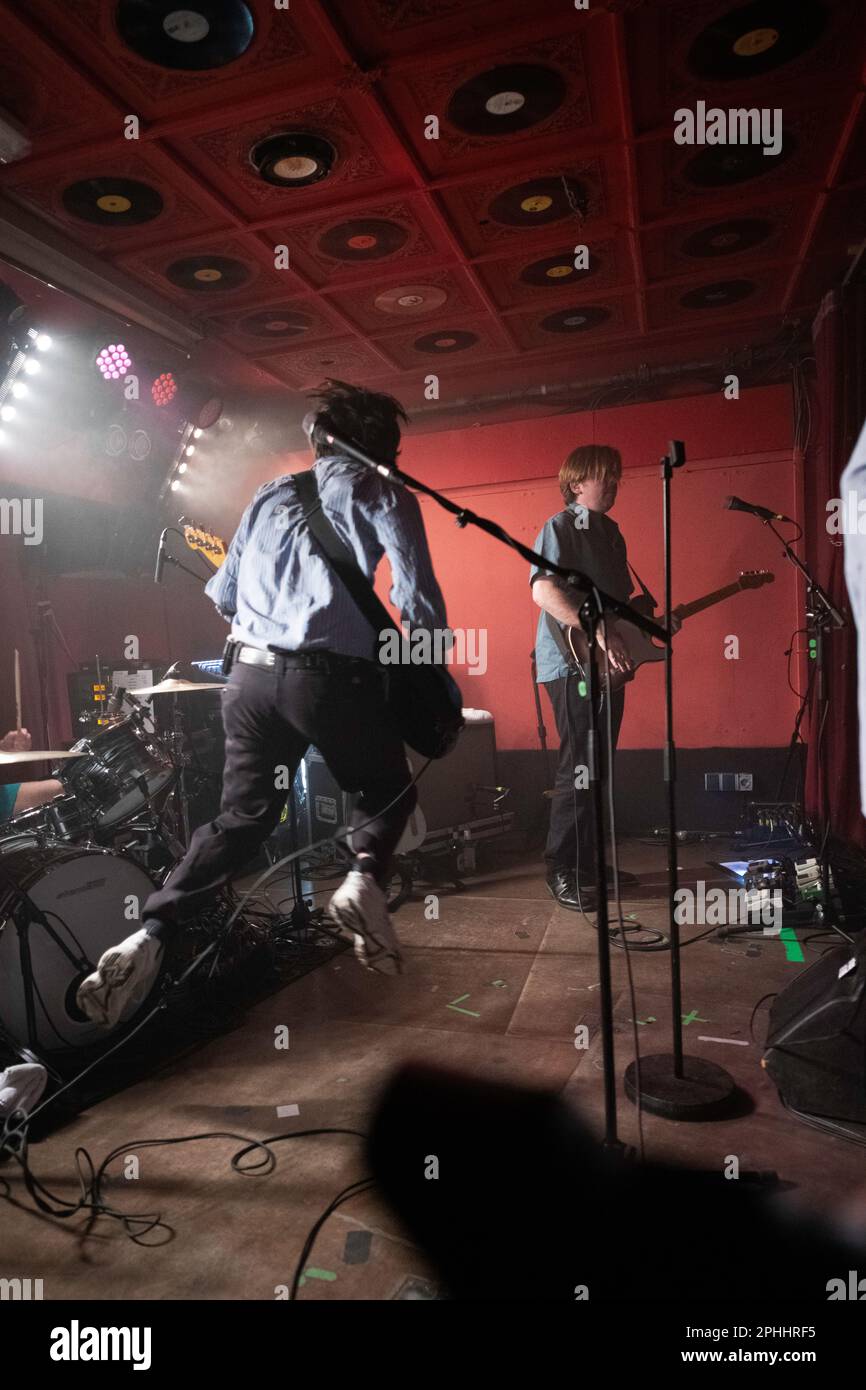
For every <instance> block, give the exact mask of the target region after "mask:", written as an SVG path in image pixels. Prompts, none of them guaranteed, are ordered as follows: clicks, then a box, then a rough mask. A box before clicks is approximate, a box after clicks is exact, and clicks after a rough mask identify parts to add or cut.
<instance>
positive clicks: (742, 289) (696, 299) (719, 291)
mask: <svg viewBox="0 0 866 1390" xmlns="http://www.w3.org/2000/svg"><path fill="white" fill-rule="evenodd" d="M754 293H755V285H754V282H753V281H752V280H718V281H716V283H715V284H713V285H701V287H700V289H697V290H689V291H688V293H687V294H684V295H683V296H682V298H681V299H680V304H681V305H682V306H683V308H684V309H724V308H725V306H726V305H728V304H738V303H739V302H740V300H741V299H748V298H749V295H751V294H754Z"/></svg>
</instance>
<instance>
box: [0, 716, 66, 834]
mask: <svg viewBox="0 0 866 1390" xmlns="http://www.w3.org/2000/svg"><path fill="white" fill-rule="evenodd" d="M32 747H33V739H32V738H31V737H30V734H29V733H28V732H27V730H26V729H10V731H9V733H8V734H6V735H5V736H4V737H3V738H2V739H0V753H29V751H30V749H31V748H32ZM63 791H64V787H63V783H62V782H58V781H57V779H56V778H54V777H49V778H47V779H46V780H45V781H44V782H8V783H7V784H6V785H5V786H2V787H0V824H2V822H3V821H6V820H11V818H12V817H13V816H20V815H21V812H22V811H31V810H32V809H33V807H34V806H42V805H43V803H44V802H46V801H51V800H52V799H53V798H54V797H55V796H62V795H63Z"/></svg>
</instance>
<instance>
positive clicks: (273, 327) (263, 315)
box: [236, 306, 313, 338]
mask: <svg viewBox="0 0 866 1390" xmlns="http://www.w3.org/2000/svg"><path fill="white" fill-rule="evenodd" d="M312 322H313V320H312V319H311V318H310V316H309V314H302V313H300V312H299V311H298V310H297V309H282V308H280V307H279V306H278V307H277V308H275V309H259V310H258V312H257V313H255V314H247V316H246V318H242V319H239V320H238V323H237V325H236V328H237V330H238V331H239V332H241V333H248V334H249V335H250V337H251V338H297V337H300V335H301V334H302V333H306V332H307V329H308V328H309V327H310V326H311V324H312Z"/></svg>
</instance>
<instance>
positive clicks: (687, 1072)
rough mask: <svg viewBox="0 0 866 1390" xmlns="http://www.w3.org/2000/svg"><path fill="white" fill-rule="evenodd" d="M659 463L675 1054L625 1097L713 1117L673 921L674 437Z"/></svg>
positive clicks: (656, 1108)
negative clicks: (687, 1017)
mask: <svg viewBox="0 0 866 1390" xmlns="http://www.w3.org/2000/svg"><path fill="white" fill-rule="evenodd" d="M668 449H669V451H670V452H669V453H667V454H665V456H664V458H663V459H662V461H661V478H662V522H663V529H664V568H665V623H666V629H665V748H664V780H665V787H666V790H667V807H668V836H667V839H668V911H669V915H670V941H671V1039H672V1042H673V1053H672V1054H668V1053H656V1054H654V1055H653V1056H650V1057H641V1058H639V1059H638V1058H635V1060H634V1061H633V1062H631V1063H629V1065H628V1067H627V1068H626V1072H625V1093H626V1095H627V1096H628V1098H629V1100H630V1101H633V1102H634V1103H636V1104H637V1105H639V1106H640V1108H641V1109H642V1110H648V1111H650V1113H651V1114H653V1115H661V1116H662V1117H663V1118H664V1119H668V1120H709V1119H714V1118H715V1117H716V1116H717V1115H718V1114H720V1112H722V1111H723V1110H724V1109H725V1108H726V1107H727V1106H728V1105H729V1104H730V1100H731V1096H732V1095H733V1092H734V1089H735V1087H734V1080H733V1077H732V1076H731V1075H730V1073H729V1072H727V1071H725V1069H724V1067H720V1066H718V1065H717V1063H715V1062H709V1061H706V1060H705V1059H704V1058H703V1057H684V1056H683V1005H682V978H681V969H680V967H681V947H680V929H679V924H678V922H677V917H676V908H677V892H678V885H679V865H678V864H677V830H676V818H677V813H676V746H675V744H674V689H673V681H674V677H673V651H672V641H671V639H672V637H673V631H672V627H671V622H672V615H673V597H672V593H671V481H672V479H673V473H674V469H675V468H682V466H683V464H684V463H685V461H686V450H685V445H684V444H683V443H682V441H681V440H679V439H672V440H671V442H670V444H669V445H668Z"/></svg>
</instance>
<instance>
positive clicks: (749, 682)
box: [0, 387, 799, 748]
mask: <svg viewBox="0 0 866 1390" xmlns="http://www.w3.org/2000/svg"><path fill="white" fill-rule="evenodd" d="M671 434H675V435H676V436H677V437H678V438H681V439H683V440H684V441H685V444H686V449H687V455H688V463H687V465H686V467H685V469H683V470H681V471H680V472H679V473H678V474H677V476H676V478H675V480H674V506H673V528H674V540H675V545H674V598H675V601H683V600H688V599H691V598H694V597H697V596H699V595H701V594H703V593H705V592H708V591H709V590H711V589H714V588H717V587H720V586H721V585H723V584H726V583H729V582H730V581H731V580H733V579H734V578H735V577H736V575H737V573H738V572H739V571H740V570H742V569H763V568H769V569H772V570H774V571H775V573H776V582H775V583H774V584H772V585H771V586H768V587H767V588H763V589H760V590H756V591H754V592H745V593H742V594H738V595H736V596H735V597H734V598H732V599H730V600H728V602H727V603H725V604H723V605H720V606H719V607H717V608H715V609H713V610H711V611H709V612H708V613H705V614H702V615H698V616H697V617H695V618H693V619H692V620H691V622H690V623H689V624H687V626H686V627H685V628H684V629H683V631H682V633H681V634H680V635H679V637H678V639H677V648H676V651H677V659H676V662H675V681H676V691H677V711H676V713H677V724H676V737H677V742H678V743H679V744H680V745H681V746H683V747H704V746H731V747H737V746H779V745H781V744H785V743H786V742H787V740H788V737H789V735H790V730H791V726H792V724H793V720H794V715H795V713H796V707H797V701H796V699H795V696H794V695H793V693H792V692H791V691H790V690H789V688H788V685H787V681H786V658H785V655H784V653H785V651H786V649H787V648H788V646H789V645H790V638H791V634H792V633H793V631H794V629H795V628H796V626H797V618H798V602H797V598H798V595H797V581H796V576H795V575H794V572H793V570H792V569H791V567H790V566H789V565H788V564H787V562H786V561H785V560H784V559H783V558H782V557H781V555H780V552H779V546H778V544H777V543H776V542H775V541H774V540H773V537H772V536H771V535H770V533H769V532H768V531H767V530H766V529H765V528H763V527H762V526H761V524H760V522H758V521H757V520H755V519H753V518H751V517H748V516H744V515H742V514H740V513H735V512H727V511H723V510H722V502H723V499H724V498H725V496H727V495H728V494H729V493H736V494H738V495H740V496H742V497H745V498H747V499H748V500H750V501H755V502H759V503H763V504H766V505H771V506H772V507H773V508H774V509H775V510H777V511H780V512H785V513H787V514H788V515H789V516H797V515H798V511H799V502H798V474H797V469H796V468H795V465H794V463H793V460H792V447H791V409H790V394H789V391H788V389H787V387H767V388H762V389H757V390H752V391H747V392H744V393H743V396H742V397H741V399H740V400H739V401H727V400H724V399H723V397H722V396H721V394H719V396H713V397H710V396H701V397H691V398H686V399H682V400H676V401H667V402H661V403H652V404H646V405H635V406H623V407H619V408H617V409H613V410H605V411H598V412H595V413H582V414H576V415H552V416H547V417H544V418H541V419H534V420H529V421H524V422H519V423H516V424H503V425H485V426H476V427H471V428H469V429H462V430H459V431H453V432H438V433H429V434H423V435H413V434H412V433H411V432H410V434H409V435H408V436H407V438H406V441H405V446H404V450H403V454H402V456H401V463H402V464H403V466H404V467H405V468H406V470H407V471H408V472H410V473H414V474H416V475H417V476H418V477H419V478H422V479H424V480H425V481H426V482H429V483H431V484H432V485H434V486H436V487H439V488H441V489H442V490H443V491H445V492H447V493H448V494H449V496H452V497H454V498H456V499H457V500H460V501H461V502H465V504H466V506H467V507H470V508H472V509H474V510H476V511H478V512H480V513H482V514H484V515H487V516H490V517H492V518H493V519H494V520H496V521H499V522H500V523H501V524H502V525H504V526H505V527H506V529H508V530H510V531H512V532H513V533H514V534H515V535H516V536H517V537H518V538H519V539H520V540H523V541H524V542H526V543H527V544H529V545H531V544H532V543H533V541H534V540H535V537H536V534H537V532H538V530H539V529H540V527H541V525H542V523H543V522H544V520H545V518H546V517H548V516H549V515H551V514H552V513H553V512H554V511H556V510H557V509H558V508H559V506H560V498H559V491H558V488H557V484H556V473H557V471H558V468H559V465H560V463H561V462H562V459H563V458H564V457H565V455H566V454H567V453H568V452H569V450H570V449H572V448H574V447H575V446H576V445H577V444H582V443H588V442H593V441H596V442H604V443H611V444H615V445H616V446H617V447H619V448H620V449H621V450H622V453H623V459H624V463H625V474H626V476H625V479H624V482H623V486H622V488H621V491H620V496H619V499H618V500H617V504H616V508H615V510H614V513H613V515H614V517H615V519H616V520H617V521H618V522H619V524H620V526H621V527H622V530H623V532H624V534H625V537H626V539H627V541H628V545H629V554H630V557H631V559H632V563H633V564H634V565H635V566H636V568H637V569H638V571H639V572H640V573H641V575H642V576H643V578H644V579H645V580H646V582H647V584H648V585H649V586H650V588H651V589H653V591H654V592H655V593H656V594H657V595H659V594H660V592H661V583H662V542H661V484H660V481H659V476H658V459H659V458H660V457H661V455H662V453H663V452H664V450H665V448H666V445H667V441H668V439H669V438H670V436H671ZM308 461H309V460H308V457H306V456H305V457H304V458H301V457H300V456H292V457H289V458H284V459H280V460H273V459H272V460H270V463H269V466H268V467H267V468H266V470H258V475H257V476H252V474H254V473H255V472H256V470H255V469H252V470H251V469H249V468H244V469H243V470H242V472H241V471H240V470H239V472H238V479H239V480H240V478H241V477H243V479H244V482H243V495H241V493H240V484H239V490H238V493H237V495H236V496H234V497H233V504H234V505H233V507H231V508H230V509H229V510H230V511H231V514H229V511H224V515H218V514H217V513H216V512H214V515H213V516H210V515H204V514H202V515H201V518H200V519H201V521H202V523H203V524H206V525H207V524H210V525H212V526H213V527H214V528H215V529H217V530H224V532H225V534H226V535H230V534H231V529H232V527H233V525H234V524H235V523H236V521H237V518H238V516H239V515H240V512H241V510H242V508H243V506H244V505H245V504H246V501H247V500H248V496H249V492H250V491H251V490H252V489H254V488H255V487H256V486H257V485H258V484H259V483H260V482H261V481H264V479H265V478H266V477H273V476H276V475H277V474H278V473H280V472H283V471H286V470H291V469H294V468H296V467H298V466H302V465H303V466H306V464H307V463H308ZM241 462H242V460H241ZM10 471H14V470H10ZM53 472H54V470H52V473H53ZM43 474H44V470H43ZM68 477H69V475H68V474H67V478H68ZM34 481H35V479H34ZM39 481H40V482H41V483H42V484H43V485H44V486H45V487H50V488H53V489H59V488H61V487H62V486H63V481H62V479H61V478H60V477H59V476H52V477H50V478H49V477H46V476H42V477H41V478H40V479H39ZM70 490H76V491H79V492H82V493H83V492H85V491H87V490H89V489H88V488H86V487H85V486H81V485H80V484H79V486H78V487H74V488H72V489H70ZM223 496H224V494H223ZM215 501H216V499H214V504H215ZM422 506H423V509H424V515H425V520H426V524H427V528H428V534H429V537H430V544H431V549H432V553H433V558H434V563H435V566H436V570H437V573H438V575H439V577H440V582H441V584H442V588H443V590H444V593H445V597H446V601H447V605H448V616H449V620H450V622H451V623H452V625H453V626H458V627H464V628H466V627H475V628H481V627H483V628H486V630H487V663H488V665H487V671H486V673H485V674H483V675H479V676H470V675H468V674H467V673H466V671H465V670H460V669H459V668H457V669H456V670H455V674H456V675H457V677H458V679H459V680H460V683H461V686H462V689H463V694H464V700H465V703H466V704H467V705H471V706H474V707H476V708H483V709H489V710H491V711H492V713H493V714H494V715H495V717H496V724H497V741H498V744H499V747H500V748H533V747H535V746H536V742H537V740H536V732H535V722H536V721H535V712H534V708H533V700H532V691H531V686H530V675H529V653H530V650H531V648H532V646H533V643H534V640H535V626H536V621H537V616H538V610H537V608H536V607H535V605H534V604H533V602H532V599H531V596H530V591H529V585H528V569H527V567H526V565H525V564H524V562H523V561H522V560H521V559H520V558H519V557H518V556H516V555H515V554H514V553H513V552H510V551H508V550H507V549H505V548H504V547H502V546H500V545H499V544H498V543H496V542H495V541H493V540H492V539H490V538H489V537H487V536H485V535H483V534H481V533H480V532H478V531H473V530H472V529H471V528H467V529H466V530H462V531H461V530H459V529H458V528H457V527H456V526H455V523H454V521H453V519H451V518H450V517H449V516H447V514H446V513H444V512H442V511H441V509H440V508H438V507H436V506H435V504H434V503H432V502H428V501H426V500H425V501H423V502H422ZM223 507H224V508H225V503H224V502H223ZM175 540H176V538H175ZM178 544H179V543H178ZM20 545H21V542H20V539H18V538H13V537H0V582H2V606H3V610H4V612H3V618H4V623H3V628H4V649H5V653H6V655H5V657H3V658H2V676H0V716H4V717H0V723H2V725H3V728H4V730H5V728H8V727H9V726H10V724H11V722H12V719H13V718H14V715H13V713H12V701H11V693H12V692H11V648H13V647H14V646H16V645H17V646H19V647H20V648H21V650H22V660H23V664H24V669H25V710H26V711H29V713H28V714H27V718H28V720H29V722H30V724H31V727H33V726H34V725H35V722H36V721H35V709H34V703H35V700H36V694H37V692H36V689H35V671H34V669H33V660H32V648H31V646H30V634H29V629H30V627H31V625H32V620H33V601H34V599H35V595H33V594H32V593H29V592H27V591H25V590H24V589H23V587H21V584H20V576H19V575H18V574H17V555H16V554H15V552H16V551H17V549H18V548H19V547H20ZM166 580H167V583H166V586H165V588H164V589H162V590H160V589H157V588H156V587H155V586H154V585H153V584H148V583H147V582H145V581H141V582H138V583H136V582H133V581H122V580H118V579H116V578H114V577H112V578H110V579H108V580H99V579H93V578H87V579H84V578H82V579H64V580H60V581H56V582H54V583H53V584H51V585H50V592H49V593H48V594H47V595H46V597H49V598H50V599H51V600H52V601H53V603H54V606H55V612H56V615H57V618H58V622H59V625H60V627H61V629H62V630H63V632H64V634H65V635H66V638H67V641H68V642H69V645H70V648H71V651H72V654H73V656H74V657H75V659H76V661H82V660H86V659H88V658H92V656H93V654H94V653H95V652H97V651H98V652H99V655H100V657H104V658H107V659H111V658H114V657H118V656H119V655H120V653H121V652H122V639H123V637H124V636H125V635H126V634H128V633H131V632H135V633H137V634H138V635H139V637H140V639H141V652H142V655H143V656H162V657H165V658H166V659H178V658H184V659H189V658H194V657H200V656H204V655H215V654H216V653H217V652H218V651H219V649H220V646H221V642H222V637H223V635H224V633H225V631H226V629H225V626H224V624H223V623H222V621H221V619H219V618H218V617H217V615H216V614H215V612H214V610H213V609H212V607H211V605H210V604H209V603H208V601H207V599H205V598H204V596H203V595H202V594H201V593H200V592H199V591H198V590H197V588H196V585H195V584H194V582H193V581H192V580H188V579H186V577H185V576H183V575H180V574H175V573H173V572H171V571H168V572H167V574H166ZM380 587H381V588H382V589H383V591H384V589H385V588H386V587H387V574H383V575H382V581H381V584H380ZM728 634H734V635H736V636H737V637H738V638H739V642H740V658H739V660H738V661H727V660H725V658H724V654H723V641H724V639H725V637H726V636H727V635H728ZM55 659H56V684H55V691H54V697H55V698H54V700H53V701H52V703H53V704H54V706H55V709H54V711H53V712H54V714H55V718H56V719H58V720H61V721H62V713H63V704H64V697H63V683H64V682H65V672H66V670H67V669H69V665H70V663H69V662H68V661H67V660H66V658H65V657H64V656H63V654H62V653H61V652H60V651H59V650H56V651H55ZM793 679H794V681H795V684H796V683H797V667H796V664H795V665H794V667H793ZM662 696H663V674H662V668H661V666H660V665H659V666H657V667H649V668H644V669H643V670H641V671H640V673H639V674H638V676H637V678H636V680H635V682H634V684H633V685H632V686H631V689H630V693H629V699H628V704H627V711H626V719H625V724H624V728H623V735H622V746H624V747H631V748H646V747H658V746H659V744H660V743H661V739H662V730H663V706H662Z"/></svg>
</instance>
